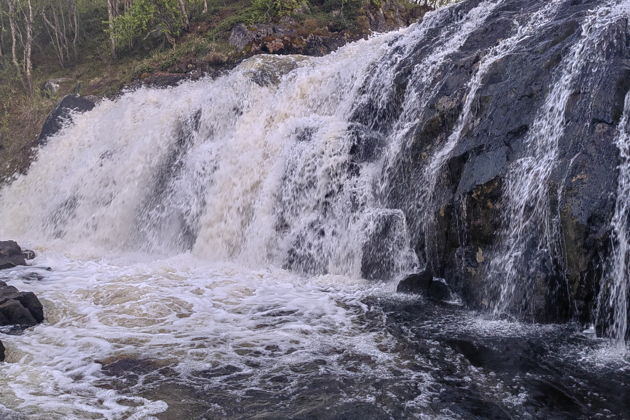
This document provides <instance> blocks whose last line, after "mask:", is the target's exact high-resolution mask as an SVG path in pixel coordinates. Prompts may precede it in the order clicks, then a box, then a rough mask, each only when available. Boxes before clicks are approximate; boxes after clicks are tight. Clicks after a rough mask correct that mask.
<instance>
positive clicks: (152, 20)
mask: <svg viewBox="0 0 630 420" xmlns="http://www.w3.org/2000/svg"><path fill="white" fill-rule="evenodd" d="M185 22H186V18H185V16H183V14H182V12H181V10H180V8H179V5H178V4H177V0H136V1H134V2H133V3H132V6H131V8H130V9H129V10H128V11H127V13H125V14H123V15H121V16H117V17H115V18H114V20H113V25H112V26H113V29H112V30H113V34H114V38H115V39H116V42H117V43H118V45H126V46H128V47H129V48H131V47H133V45H134V43H135V42H137V41H138V40H146V39H147V38H150V37H153V38H157V39H162V40H166V41H167V42H168V43H169V44H171V45H175V39H176V38H177V37H178V36H179V35H180V34H181V32H182V30H183V29H184V26H185Z"/></svg>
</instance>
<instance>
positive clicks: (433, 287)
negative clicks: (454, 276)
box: [396, 268, 452, 302]
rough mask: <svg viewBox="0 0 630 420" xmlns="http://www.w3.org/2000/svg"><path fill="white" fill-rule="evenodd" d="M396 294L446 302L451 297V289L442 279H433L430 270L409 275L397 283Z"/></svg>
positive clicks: (426, 269)
mask: <svg viewBox="0 0 630 420" xmlns="http://www.w3.org/2000/svg"><path fill="white" fill-rule="evenodd" d="M396 291H397V292H398V293H410V294H420V295H424V296H426V297H427V298H429V299H431V300H435V301H440V302H443V301H447V300H450V299H451V297H452V293H451V288H450V287H449V285H448V283H447V282H446V280H444V279H440V278H434V277H433V272H431V269H429V268H425V269H424V270H422V271H420V272H419V273H414V274H410V275H408V276H407V277H405V278H404V279H403V280H401V281H400V283H398V287H397V289H396Z"/></svg>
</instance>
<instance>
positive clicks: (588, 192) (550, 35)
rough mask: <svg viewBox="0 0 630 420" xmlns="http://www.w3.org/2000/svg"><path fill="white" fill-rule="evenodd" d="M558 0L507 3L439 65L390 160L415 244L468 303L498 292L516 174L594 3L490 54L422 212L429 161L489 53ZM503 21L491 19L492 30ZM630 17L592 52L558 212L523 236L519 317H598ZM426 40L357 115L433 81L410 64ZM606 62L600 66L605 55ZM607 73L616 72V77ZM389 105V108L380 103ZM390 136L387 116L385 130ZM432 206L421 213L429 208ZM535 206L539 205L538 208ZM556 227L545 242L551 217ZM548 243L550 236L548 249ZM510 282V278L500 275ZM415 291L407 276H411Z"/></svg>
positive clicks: (393, 201)
mask: <svg viewBox="0 0 630 420" xmlns="http://www.w3.org/2000/svg"><path fill="white" fill-rule="evenodd" d="M478 4H479V1H476V0H472V1H467V2H460V3H458V4H457V5H454V6H453V7H452V11H453V13H454V15H453V16H454V17H455V16H461V15H463V14H465V13H468V11H470V10H471V8H472V7H475V6H477V5H478ZM546 4H547V3H546V2H543V1H539V0H518V1H517V0H506V1H503V2H502V3H501V5H500V7H498V8H497V9H496V10H494V11H493V12H492V13H491V14H490V15H489V17H488V20H487V21H486V23H485V24H483V25H482V26H481V27H479V28H478V29H477V30H475V31H474V32H473V33H472V34H471V35H470V37H469V38H468V39H467V41H466V42H465V43H464V45H463V46H462V47H461V48H459V49H458V50H457V51H456V52H454V53H453V54H451V55H450V56H449V57H447V59H446V60H445V61H444V63H443V65H442V66H441V67H440V69H439V72H438V75H437V78H436V80H438V81H439V83H437V84H435V87H431V89H432V91H431V94H430V97H428V98H426V99H427V104H426V107H424V109H423V110H422V112H418V121H417V123H416V125H415V127H414V130H413V138H412V139H410V141H409V142H408V144H406V145H405V147H404V148H403V152H402V153H401V156H400V158H399V159H398V161H397V162H395V163H394V164H393V165H392V168H391V170H390V174H391V180H390V182H389V185H388V187H389V190H388V198H387V200H386V205H387V207H389V208H398V209H402V210H403V212H404V214H405V217H406V221H407V225H408V226H409V233H410V236H411V238H412V243H413V244H414V245H413V246H414V249H415V251H416V253H417V254H418V258H419V259H420V260H421V261H425V262H426V264H427V265H428V266H429V267H430V268H431V269H432V271H433V274H434V276H436V277H443V278H447V279H448V280H449V285H450V286H451V287H452V288H453V290H454V291H456V292H457V293H458V294H461V295H462V297H463V298H464V299H465V301H466V303H467V304H468V305H469V306H472V307H475V308H487V307H490V306H492V304H493V302H496V300H497V299H498V295H497V294H496V293H494V292H495V291H493V290H492V288H493V287H496V285H492V284H491V283H492V281H491V280H490V279H491V277H492V273H490V264H491V262H492V261H493V260H495V258H496V256H497V255H496V254H497V252H498V251H497V249H499V247H500V245H501V241H502V240H503V235H502V231H503V229H504V228H505V226H506V224H507V223H508V222H507V221H506V220H505V218H506V205H507V204H508V203H507V200H506V198H507V191H508V189H509V188H511V185H512V184H514V180H510V179H509V178H508V175H509V174H510V173H511V172H513V171H512V168H514V164H515V162H516V161H518V160H520V159H523V158H527V157H528V156H531V154H532V152H531V150H530V149H528V148H529V145H528V136H530V135H532V130H533V129H536V127H535V125H534V122H535V121H536V120H537V118H538V117H539V112H540V110H541V107H542V105H543V104H544V103H545V100H546V98H547V97H548V96H549V95H550V93H551V92H552V89H553V88H554V86H555V83H554V80H557V78H558V72H559V70H560V64H561V63H562V60H563V58H565V57H566V55H567V51H569V50H570V49H571V48H572V47H573V46H574V45H575V43H576V42H577V41H578V40H579V39H580V37H581V36H582V26H581V25H582V22H583V20H584V18H585V17H586V16H588V15H589V14H590V13H591V11H592V10H593V8H595V7H597V6H599V5H600V4H601V3H599V2H597V1H595V0H584V1H579V2H568V3H565V4H563V5H562V6H561V7H560V8H559V9H558V11H557V16H556V17H555V18H554V19H552V20H550V21H549V24H548V25H545V26H543V27H541V29H540V30H539V31H537V32H536V33H535V34H532V36H531V37H529V38H528V39H526V40H522V41H521V45H519V46H518V47H517V50H516V51H517V53H515V54H508V55H506V56H504V57H501V58H500V59H498V60H497V61H495V62H494V63H492V64H491V65H490V66H489V67H488V70H487V72H486V74H485V75H484V77H483V78H481V80H480V86H479V87H478V89H477V90H476V92H475V97H474V98H473V99H474V102H473V105H472V106H471V107H470V112H469V114H468V115H467V118H466V120H464V121H463V126H462V127H461V134H460V135H459V136H458V138H457V139H455V140H457V141H455V142H454V146H453V148H452V149H451V150H449V151H448V156H447V158H446V161H445V162H444V164H443V165H442V166H441V167H440V168H439V170H438V171H437V172H436V173H435V178H436V184H435V188H433V195H432V196H431V197H430V198H431V205H432V208H430V209H424V208H423V204H424V203H418V201H419V199H422V200H424V198H425V197H426V196H425V192H424V191H423V188H424V187H425V183H426V181H425V179H426V177H425V172H424V171H425V170H426V168H427V164H428V163H429V162H431V159H432V157H433V156H435V154H436V153H437V152H438V151H440V150H442V149H443V146H444V144H445V143H446V141H447V140H448V139H449V137H450V136H451V135H453V133H454V130H455V128H456V126H457V123H458V122H460V121H461V120H460V118H461V116H462V115H461V114H462V110H463V109H464V104H465V99H466V97H467V95H468V93H469V88H470V84H469V83H470V81H471V75H473V74H475V73H476V72H477V71H478V69H479V62H480V60H483V57H484V51H487V49H488V48H491V47H492V46H494V45H497V43H498V42H500V41H501V40H502V39H505V38H507V37H509V36H511V35H512V34H513V29H514V26H513V17H514V16H520V17H522V18H523V19H526V17H525V14H528V16H531V14H532V13H534V12H536V11H538V10H540V8H541V7H544V5H546ZM490 28H491V29H490ZM627 30H628V24H627V21H626V20H625V19H621V18H620V19H617V20H616V21H611V22H610V23H609V24H608V26H607V29H606V33H605V34H603V36H602V37H601V40H600V41H598V42H599V44H598V47H597V48H598V51H600V52H601V51H603V54H604V55H605V56H606V59H605V60H604V61H602V63H603V64H602V63H597V64H595V63H594V62H585V63H584V69H583V70H582V71H581V72H580V74H579V75H577V76H576V80H575V83H574V85H575V92H574V93H573V94H571V97H570V99H569V101H568V103H567V106H566V109H565V110H564V113H563V117H564V121H563V123H562V126H563V134H562V135H561V136H560V138H559V141H558V154H557V160H556V161H555V162H554V164H553V171H552V172H551V174H550V175H549V176H548V179H547V180H546V181H545V182H546V185H545V188H546V189H547V191H548V194H547V197H548V203H538V204H537V205H539V206H547V214H548V220H544V221H537V222H536V223H535V225H536V226H533V225H530V226H528V227H527V232H524V233H523V235H524V238H525V239H524V240H523V243H524V246H523V248H524V249H523V250H522V251H520V250H519V253H520V255H522V256H523V258H522V262H519V268H518V272H519V273H522V276H523V283H525V282H526V283H527V285H528V287H527V290H525V291H523V293H522V294H521V295H515V297H514V305H513V309H514V315H516V316H518V317H521V318H527V319H530V320H537V321H544V322H548V321H563V320H568V319H571V318H579V319H581V320H582V321H586V320H588V319H592V318H593V313H592V308H594V307H596V306H597V305H596V304H595V300H596V297H597V294H598V289H599V284H600V281H601V279H602V273H603V267H605V265H606V259H607V255H608V254H609V252H610V250H609V248H610V243H611V238H610V221H611V218H612V214H613V210H614V204H615V200H616V193H617V182H616V180H617V179H618V173H617V169H616V168H617V167H618V166H619V162H620V158H619V150H618V148H617V146H616V145H615V135H616V133H617V131H618V130H617V128H618V124H619V121H620V116H621V114H622V111H623V108H624V98H625V96H626V94H627V92H628V91H629V90H630V69H629V68H628V65H627V62H628V60H629V59H630V48H629V46H628V44H627V42H626V41H625V40H626V38H627ZM433 53H434V52H433V50H432V49H431V48H430V46H426V45H418V46H417V47H416V49H415V50H413V51H412V52H411V54H410V55H409V56H408V57H405V58H404V59H402V60H401V61H400V62H398V64H397V68H396V74H397V77H396V79H395V82H394V86H392V88H391V92H388V93H386V94H384V95H385V96H386V95H389V96H390V97H389V98H388V99H387V100H386V101H385V100H383V98H379V100H376V99H375V103H374V104H371V103H368V104H366V105H363V106H362V107H361V113H360V115H356V116H355V117H354V121H356V122H361V123H363V124H367V123H369V122H370V121H379V122H381V121H385V120H384V118H383V116H387V118H393V119H394V121H395V118H396V117H397V115H399V112H400V111H399V109H400V108H399V106H397V104H399V103H402V102H403V99H404V98H405V96H404V95H405V92H409V91H413V92H416V91H426V90H424V89H426V88H427V86H423V85H422V83H423V81H422V80H421V79H414V78H413V77H412V75H411V73H410V72H406V71H405V69H408V68H413V67H414V66H417V65H418V63H421V62H423V61H425V60H427V58H430V55H431V54H433ZM600 64H601V65H600ZM604 75H605V76H604ZM378 101H381V102H383V103H385V102H386V103H387V104H388V105H387V107H386V108H385V107H383V106H381V105H379V103H376V102H378ZM377 128H378V129H379V130H380V132H381V133H382V134H386V133H387V132H388V130H390V129H391V126H390V124H389V123H387V124H385V125H383V127H377ZM419 209H421V210H422V211H419ZM528 211H529V210H528ZM545 224H547V225H548V226H552V227H553V229H555V230H556V231H557V233H556V234H554V236H555V237H554V238H553V241H552V242H554V243H551V244H549V246H548V245H547V241H546V237H545V235H546V233H545V229H543V225H545ZM541 244H545V245H542V246H541ZM496 280H500V279H496ZM401 287H404V286H401Z"/></svg>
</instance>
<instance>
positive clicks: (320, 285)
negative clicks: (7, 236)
mask: <svg viewBox="0 0 630 420" xmlns="http://www.w3.org/2000/svg"><path fill="white" fill-rule="evenodd" d="M35 263H36V264H37V265H45V266H46V265H51V266H53V267H54V268H55V269H54V271H52V272H50V273H46V279H45V280H42V281H36V282H29V281H28V280H22V279H21V278H20V275H21V271H24V270H16V271H15V272H10V273H8V274H7V275H8V276H9V277H10V278H11V280H12V284H14V285H16V286H17V287H20V288H26V289H29V290H33V291H34V292H35V293H36V294H38V295H39V296H41V297H42V300H43V303H44V306H45V310H46V314H47V322H46V324H45V325H42V326H39V327H36V328H34V329H32V330H29V331H27V332H25V333H24V334H23V335H19V336H8V337H7V338H6V339H5V338H3V341H4V342H5V344H6V346H7V350H8V352H7V363H5V364H3V365H2V366H0V369H1V370H2V378H3V379H2V381H3V389H7V390H8V391H7V393H3V401H2V402H3V404H5V405H11V408H13V409H15V410H17V411H19V412H20V413H22V414H25V415H41V413H44V412H51V413H55V414H57V415H60V416H61V415H64V416H75V417H76V418H101V416H105V417H108V418H121V417H125V418H129V417H127V416H132V417H131V418H133V415H136V416H140V417H137V418H143V417H142V416H145V415H150V414H155V413H159V412H161V411H164V410H165V408H166V406H165V404H164V402H161V401H150V400H148V399H146V398H143V397H137V396H130V395H128V394H123V393H121V392H120V391H121V390H116V389H111V383H110V382H111V381H108V377H107V372H108V370H107V366H109V365H112V364H113V366H114V368H112V369H114V370H115V366H116V363H117V362H119V363H120V361H121V360H122V361H127V360H133V361H140V362H142V363H146V364H148V365H149V366H152V369H151V373H152V374H153V375H154V376H155V377H154V378H152V379H151V378H149V379H146V378H145V380H146V382H147V383H146V386H147V387H149V388H150V387H151V385H154V383H155V382H157V383H159V382H161V381H163V380H165V379H166V378H165V377H161V375H162V374H161V373H159V372H160V369H164V370H166V371H168V373H164V374H163V375H166V376H168V379H169V380H177V381H181V382H182V383H184V384H185V383H189V382H192V381H194V378H192V377H194V376H195V375H202V374H203V372H208V371H211V370H212V369H219V368H225V367H226V366H229V368H228V369H229V370H228V372H231V373H235V372H239V373H240V374H242V375H246V379H245V380H243V381H242V383H241V386H243V387H244V391H243V392H245V390H247V389H251V388H253V389H255V388H258V387H260V386H262V384H264V383H265V382H266V381H267V380H268V378H269V375H272V376H274V375H289V374H290V373H291V371H290V369H291V367H292V366H293V365H303V364H308V363H309V362H312V361H313V360H315V359H317V360H319V361H320V362H321V361H323V363H324V365H325V369H332V370H334V369H336V367H337V365H338V360H337V359H338V358H339V351H342V352H343V351H344V350H347V349H352V351H353V352H355V353H356V354H359V355H362V357H369V358H373V359H374V360H375V362H377V364H379V365H380V364H382V365H389V364H391V363H392V362H393V361H392V360H391V358H392V357H395V356H394V355H391V354H388V353H387V352H383V351H382V350H380V349H379V346H387V345H388V341H389V339H388V337H387V335H386V334H385V333H383V332H378V331H363V330H362V328H361V326H360V325H357V318H358V317H360V316H361V315H362V313H363V312H364V310H365V308H364V305H363V304H362V303H361V299H362V298H364V297H365V296H366V295H368V294H372V293H375V292H376V293H380V290H381V287H384V286H374V285H372V286H369V287H365V286H366V285H364V284H362V283H361V282H360V281H353V280H350V279H348V278H343V277H339V276H334V277H330V276H323V277H317V278H311V279H306V278H302V277H300V276H296V275H295V274H292V273H289V272H286V271H282V270H274V269H267V270H265V269H263V270H252V271H248V270H244V269H242V268H240V267H238V266H235V265H233V264H225V265H222V264H219V265H217V264H214V265H208V264H207V263H204V262H203V261H201V260H199V259H197V258H195V257H192V256H190V255H188V256H187V255H182V256H178V257H174V258H170V259H164V260H157V261H155V260H154V261H151V262H139V263H133V264H130V263H129V262H123V261H120V260H118V261H109V262H107V261H105V260H94V261H82V262H78V261H76V260H68V259H66V258H65V257H52V256H48V257H46V258H40V259H38V260H36V261H35ZM156 371H157V372H158V373H156ZM104 372H105V373H104ZM200 372H201V373H200ZM374 373H376V372H374ZM381 373H383V372H381ZM142 388H143V386H142V384H137V390H136V391H138V390H140V389H142ZM237 394H238V393H237ZM51 395H58V397H55V398H51ZM235 397H236V396H235Z"/></svg>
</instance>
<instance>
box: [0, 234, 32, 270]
mask: <svg viewBox="0 0 630 420" xmlns="http://www.w3.org/2000/svg"><path fill="white" fill-rule="evenodd" d="M18 265H26V259H25V256H24V254H23V251H22V248H20V246H19V245H18V244H17V243H16V242H15V241H0V270H1V269H6V268H13V267H16V266H18Z"/></svg>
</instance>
